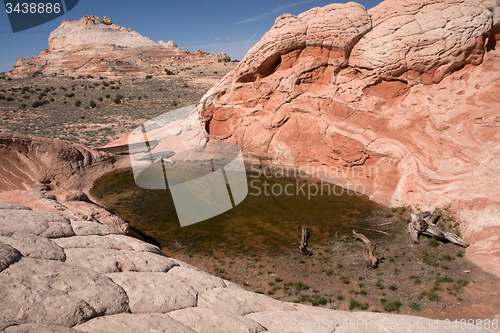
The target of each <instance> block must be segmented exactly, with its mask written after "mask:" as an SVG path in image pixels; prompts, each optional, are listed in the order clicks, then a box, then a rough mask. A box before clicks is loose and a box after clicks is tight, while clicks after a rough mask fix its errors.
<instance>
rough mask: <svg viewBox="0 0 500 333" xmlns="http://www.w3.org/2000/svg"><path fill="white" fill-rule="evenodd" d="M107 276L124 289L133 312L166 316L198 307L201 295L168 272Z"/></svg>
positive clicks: (113, 274) (125, 273)
mask: <svg viewBox="0 0 500 333" xmlns="http://www.w3.org/2000/svg"><path fill="white" fill-rule="evenodd" d="M107 276H108V277H109V278H111V280H113V281H114V282H115V283H116V284H118V285H119V286H121V287H122V288H123V290H125V292H126V293H127V296H128V298H129V306H130V311H132V313H167V312H170V311H174V310H179V309H184V308H188V307H195V306H196V304H197V298H198V295H197V294H198V292H197V291H196V290H195V289H194V288H193V287H192V286H191V285H190V284H189V283H186V282H184V281H179V280H177V279H176V278H175V277H174V276H172V275H170V274H169V273H138V272H123V273H111V274H108V275H107Z"/></svg>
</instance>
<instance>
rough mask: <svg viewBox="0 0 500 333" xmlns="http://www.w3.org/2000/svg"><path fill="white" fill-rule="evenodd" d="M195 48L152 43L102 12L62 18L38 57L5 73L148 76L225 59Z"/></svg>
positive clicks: (19, 75)
mask: <svg viewBox="0 0 500 333" xmlns="http://www.w3.org/2000/svg"><path fill="white" fill-rule="evenodd" d="M230 60H231V59H230V58H229V57H228V56H227V55H226V54H225V53H224V52H220V53H219V54H217V55H213V54H209V53H205V52H203V51H200V50H196V51H195V52H191V53H189V52H186V51H183V50H182V49H181V48H179V47H178V46H177V44H175V42H173V41H169V42H167V43H165V42H164V41H159V42H158V43H155V42H153V41H152V40H151V39H149V38H147V37H144V36H141V35H140V34H139V33H137V32H135V31H133V30H131V29H130V28H129V29H126V28H124V27H121V26H119V25H117V24H113V23H112V22H111V20H110V19H109V18H108V17H106V16H104V18H100V17H97V16H94V15H87V16H84V17H82V18H81V19H80V20H78V21H67V20H64V21H63V22H62V23H61V25H60V26H59V27H58V28H57V29H56V30H54V31H53V32H52V33H51V34H50V36H49V47H48V48H47V49H45V50H43V51H42V52H41V53H39V54H38V55H36V56H34V57H32V58H29V59H24V58H19V59H17V61H16V65H15V66H14V68H13V70H12V71H11V72H9V73H7V75H10V76H12V77H24V76H27V75H31V74H33V73H35V72H39V73H42V74H45V75H54V74H56V75H68V76H76V75H90V74H99V75H123V74H142V73H147V74H153V73H161V72H164V70H165V69H166V68H172V67H176V66H182V65H189V64H199V63H210V62H216V61H230Z"/></svg>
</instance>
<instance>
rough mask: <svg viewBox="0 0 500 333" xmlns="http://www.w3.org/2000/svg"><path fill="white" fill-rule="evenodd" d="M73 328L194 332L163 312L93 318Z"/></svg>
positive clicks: (94, 331) (106, 331) (97, 331)
mask: <svg viewBox="0 0 500 333" xmlns="http://www.w3.org/2000/svg"><path fill="white" fill-rule="evenodd" d="M74 329H76V330H78V331H82V332H89V333H109V332H120V333H138V332H141V333H143V332H144V333H149V332H151V333H153V332H154V333H159V332H168V333H195V331H194V330H192V329H191V328H189V327H188V326H186V325H184V324H182V323H180V322H178V321H177V320H175V319H172V318H170V317H169V316H167V315H164V314H158V313H151V314H129V313H122V314H117V315H113V316H106V317H99V318H94V319H92V320H90V321H88V322H86V323H83V324H80V325H78V326H75V327H74Z"/></svg>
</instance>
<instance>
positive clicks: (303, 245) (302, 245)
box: [299, 227, 309, 256]
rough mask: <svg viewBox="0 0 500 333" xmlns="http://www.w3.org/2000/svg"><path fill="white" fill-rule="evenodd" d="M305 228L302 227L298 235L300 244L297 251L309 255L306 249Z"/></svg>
mask: <svg viewBox="0 0 500 333" xmlns="http://www.w3.org/2000/svg"><path fill="white" fill-rule="evenodd" d="M307 236H308V235H307V230H306V228H304V227H302V235H301V237H300V246H299V251H300V253H302V254H305V255H306V256H307V255H309V251H307Z"/></svg>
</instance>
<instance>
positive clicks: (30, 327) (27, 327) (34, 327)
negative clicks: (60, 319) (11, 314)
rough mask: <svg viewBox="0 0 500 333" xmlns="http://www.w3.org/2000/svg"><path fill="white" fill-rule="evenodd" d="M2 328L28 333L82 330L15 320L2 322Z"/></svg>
mask: <svg viewBox="0 0 500 333" xmlns="http://www.w3.org/2000/svg"><path fill="white" fill-rule="evenodd" d="M0 330H2V331H1V332H5V333H26V332H36V333H78V332H80V331H77V330H74V329H72V328H69V327H62V326H55V325H45V324H18V323H15V322H9V323H7V322H6V323H5V324H2V322H0Z"/></svg>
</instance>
